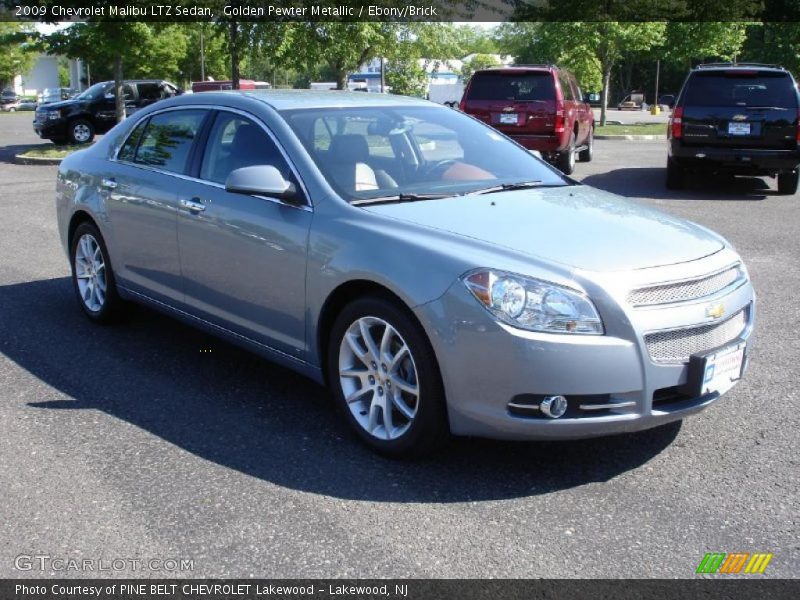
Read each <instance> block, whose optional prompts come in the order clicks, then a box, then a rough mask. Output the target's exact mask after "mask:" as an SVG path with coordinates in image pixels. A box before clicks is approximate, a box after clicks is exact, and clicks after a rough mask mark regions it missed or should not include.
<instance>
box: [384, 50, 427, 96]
mask: <svg viewBox="0 0 800 600" xmlns="http://www.w3.org/2000/svg"><path fill="white" fill-rule="evenodd" d="M386 85H388V86H389V87H390V88H391V91H392V94H401V95H403V96H418V97H420V98H422V97H424V96H425V93H426V92H427V89H428V74H427V72H426V71H425V69H423V68H422V67H421V66H419V63H418V62H417V61H416V60H414V59H400V60H395V61H393V62H392V63H391V64H390V65H389V66H388V67H387V68H386Z"/></svg>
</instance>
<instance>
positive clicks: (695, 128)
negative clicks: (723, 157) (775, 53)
mask: <svg viewBox="0 0 800 600" xmlns="http://www.w3.org/2000/svg"><path fill="white" fill-rule="evenodd" d="M679 104H680V105H681V106H683V141H684V143H686V144H698V145H707V146H708V145H711V146H729V147H732V148H737V147H739V148H764V149H767V148H770V149H793V148H794V147H795V145H796V137H795V136H796V127H797V107H798V100H797V91H796V89H795V87H794V84H793V81H792V78H791V77H790V76H789V74H788V73H787V72H785V71H778V70H759V69H728V70H722V69H720V70H711V69H709V70H707V71H706V70H700V71H695V72H694V73H693V74H692V75H691V77H690V78H689V80H688V81H687V83H686V89H684V90H683V92H682V98H681V99H680V101H679Z"/></svg>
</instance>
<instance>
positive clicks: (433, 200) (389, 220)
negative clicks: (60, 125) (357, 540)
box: [57, 91, 755, 456]
mask: <svg viewBox="0 0 800 600" xmlns="http://www.w3.org/2000/svg"><path fill="white" fill-rule="evenodd" d="M57 214H58V224H59V231H60V235H61V238H62V242H63V244H64V247H65V249H66V251H67V253H68V255H69V260H70V263H71V266H72V278H73V284H74V289H75V292H76V296H77V299H78V302H79V304H80V306H81V308H82V310H83V311H84V312H85V314H86V315H87V316H88V317H89V318H90V319H91V320H93V321H96V322H98V323H107V322H110V321H113V320H114V319H115V318H116V317H118V316H119V315H120V313H121V312H122V311H123V310H124V308H125V306H126V302H127V301H134V302H141V303H145V304H148V305H150V306H152V307H154V308H156V309H158V310H162V311H164V312H167V313H169V314H171V315H174V316H175V317H177V318H179V319H183V320H185V321H187V322H189V323H191V324H194V325H196V326H198V327H200V328H203V329H205V330H207V331H209V332H212V333H214V334H217V335H219V336H221V337H223V338H225V339H227V340H229V341H231V342H233V343H235V344H239V345H242V346H245V347H247V348H249V349H251V350H253V351H254V352H256V353H259V354H261V355H263V356H264V357H267V358H269V359H271V360H274V361H276V362H278V363H280V364H282V365H285V366H287V367H288V368H291V369H294V370H296V371H298V372H300V373H303V374H305V375H307V376H308V377H310V378H312V379H314V380H316V381H318V382H321V383H322V382H324V383H327V385H328V386H330V389H331V390H332V392H333V395H334V397H335V402H336V403H337V404H338V405H339V406H340V408H341V409H342V410H341V412H342V413H343V415H344V417H345V418H346V419H347V420H348V422H349V423H350V425H351V426H352V428H353V430H354V431H355V432H356V434H357V435H358V436H359V437H360V438H361V439H362V440H363V441H364V442H365V443H366V444H368V445H369V446H370V447H372V448H373V449H375V450H377V451H378V452H381V453H384V454H388V455H394V456H408V455H421V454H424V453H427V452H430V451H431V450H433V449H434V448H435V447H436V446H438V445H439V444H441V443H442V442H443V441H444V440H446V439H447V437H448V434H454V435H471V436H482V437H490V438H500V439H515V440H529V439H569V438H582V437H591V436H601V435H606V434H613V433H620V432H627V431H635V430H641V429H646V428H651V427H655V426H658V425H661V424H664V423H668V422H671V421H675V420H679V419H682V418H684V417H686V416H688V415H691V414H693V413H696V412H698V411H700V410H702V409H703V408H705V407H707V406H709V405H710V404H712V403H714V402H716V401H717V400H718V399H719V398H720V396H721V395H722V394H724V393H725V392H726V391H728V390H729V389H730V388H731V387H732V386H733V385H734V384H735V383H736V381H737V380H738V379H739V378H740V377H741V375H742V373H743V371H744V370H745V368H746V365H747V362H748V360H747V359H748V357H747V348H748V345H749V342H750V339H751V336H752V332H753V328H754V321H755V297H754V290H753V287H752V285H751V283H750V280H749V277H748V273H747V270H746V268H745V266H744V264H743V263H742V260H741V259H740V257H739V255H738V254H737V252H736V250H735V249H734V248H733V247H732V246H731V245H730V244H729V243H728V242H726V241H725V240H724V239H723V238H722V237H720V236H719V235H717V234H715V233H714V232H712V231H709V230H708V229H706V228H704V227H701V226H700V225H697V224H695V223H692V222H689V221H685V220H682V219H679V218H676V217H672V216H669V215H667V214H664V213H661V212H658V211H656V210H652V209H649V208H645V207H642V206H639V205H637V204H635V203H633V202H629V201H627V200H625V199H623V198H621V197H618V196H616V195H613V194H609V193H606V192H602V191H599V190H597V189H593V188H590V187H587V186H584V185H581V184H578V183H576V182H575V181H573V180H572V179H570V178H568V177H565V176H564V175H563V174H562V173H560V172H559V171H557V170H556V169H554V168H553V167H551V166H549V165H548V164H547V163H546V162H544V161H542V160H541V159H539V158H537V157H535V156H533V155H532V154H531V153H530V152H528V151H527V150H526V149H525V148H523V147H521V146H519V145H517V144H516V143H514V142H513V141H512V140H510V139H508V138H507V137H505V136H503V135H501V134H500V133H498V132H497V131H495V130H494V129H492V128H491V127H490V126H488V125H486V124H484V123H481V122H479V121H477V120H475V119H473V118H471V117H469V116H467V115H465V114H463V113H461V112H460V111H455V110H452V109H449V108H446V107H443V106H440V105H436V104H433V103H430V102H427V101H424V100H417V99H412V98H406V97H401V96H384V95H378V94H375V95H371V94H363V93H362V94H358V93H348V92H313V91H274V92H270V91H267V92H258V91H254V92H209V93H205V94H197V95H194V96H178V97H175V98H171V99H168V100H164V101H161V102H159V103H157V104H155V105H153V106H149V107H147V108H144V109H142V110H140V111H138V112H137V113H136V114H135V115H134V116H132V117H131V118H129V119H127V120H125V121H124V122H123V123H121V124H120V125H118V126H117V127H115V128H114V129H113V130H112V131H111V132H110V133H109V134H108V135H106V136H104V137H103V138H102V139H101V140H100V141H98V142H97V143H96V144H95V145H94V146H92V147H91V148H88V149H85V150H81V151H79V152H77V153H75V154H73V155H71V156H69V157H68V158H66V159H65V160H64V161H63V162H62V163H61V166H60V168H59V172H58V182H57Z"/></svg>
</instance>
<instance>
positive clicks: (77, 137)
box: [67, 119, 94, 144]
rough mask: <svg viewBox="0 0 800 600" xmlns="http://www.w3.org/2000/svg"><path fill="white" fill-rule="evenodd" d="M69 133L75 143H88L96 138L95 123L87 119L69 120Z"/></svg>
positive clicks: (70, 139) (71, 140)
mask: <svg viewBox="0 0 800 600" xmlns="http://www.w3.org/2000/svg"><path fill="white" fill-rule="evenodd" d="M67 135H68V137H69V141H70V142H72V143H73V144H88V143H89V142H91V141H92V140H93V139H94V125H93V124H92V122H91V121H88V120H87V119H75V120H74V121H70V122H69V126H68V131H67Z"/></svg>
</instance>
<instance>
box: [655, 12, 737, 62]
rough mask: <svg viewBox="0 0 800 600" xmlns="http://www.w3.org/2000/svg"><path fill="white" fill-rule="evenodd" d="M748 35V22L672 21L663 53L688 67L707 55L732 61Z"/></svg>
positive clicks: (665, 57) (662, 49) (670, 59)
mask: <svg viewBox="0 0 800 600" xmlns="http://www.w3.org/2000/svg"><path fill="white" fill-rule="evenodd" d="M746 37H747V24H746V23H736V22H734V23H719V22H693V23H680V22H671V23H668V24H667V29H666V36H665V42H664V45H663V47H662V48H661V49H660V52H661V54H662V56H663V58H664V59H665V60H666V61H668V62H671V63H673V64H677V65H680V66H682V67H685V68H688V67H690V66H691V65H692V63H693V62H694V61H700V60H703V59H706V58H711V59H719V60H732V59H733V58H734V57H736V56H737V55H738V54H739V53H740V51H741V48H742V45H743V44H744V42H745V39H746Z"/></svg>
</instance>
